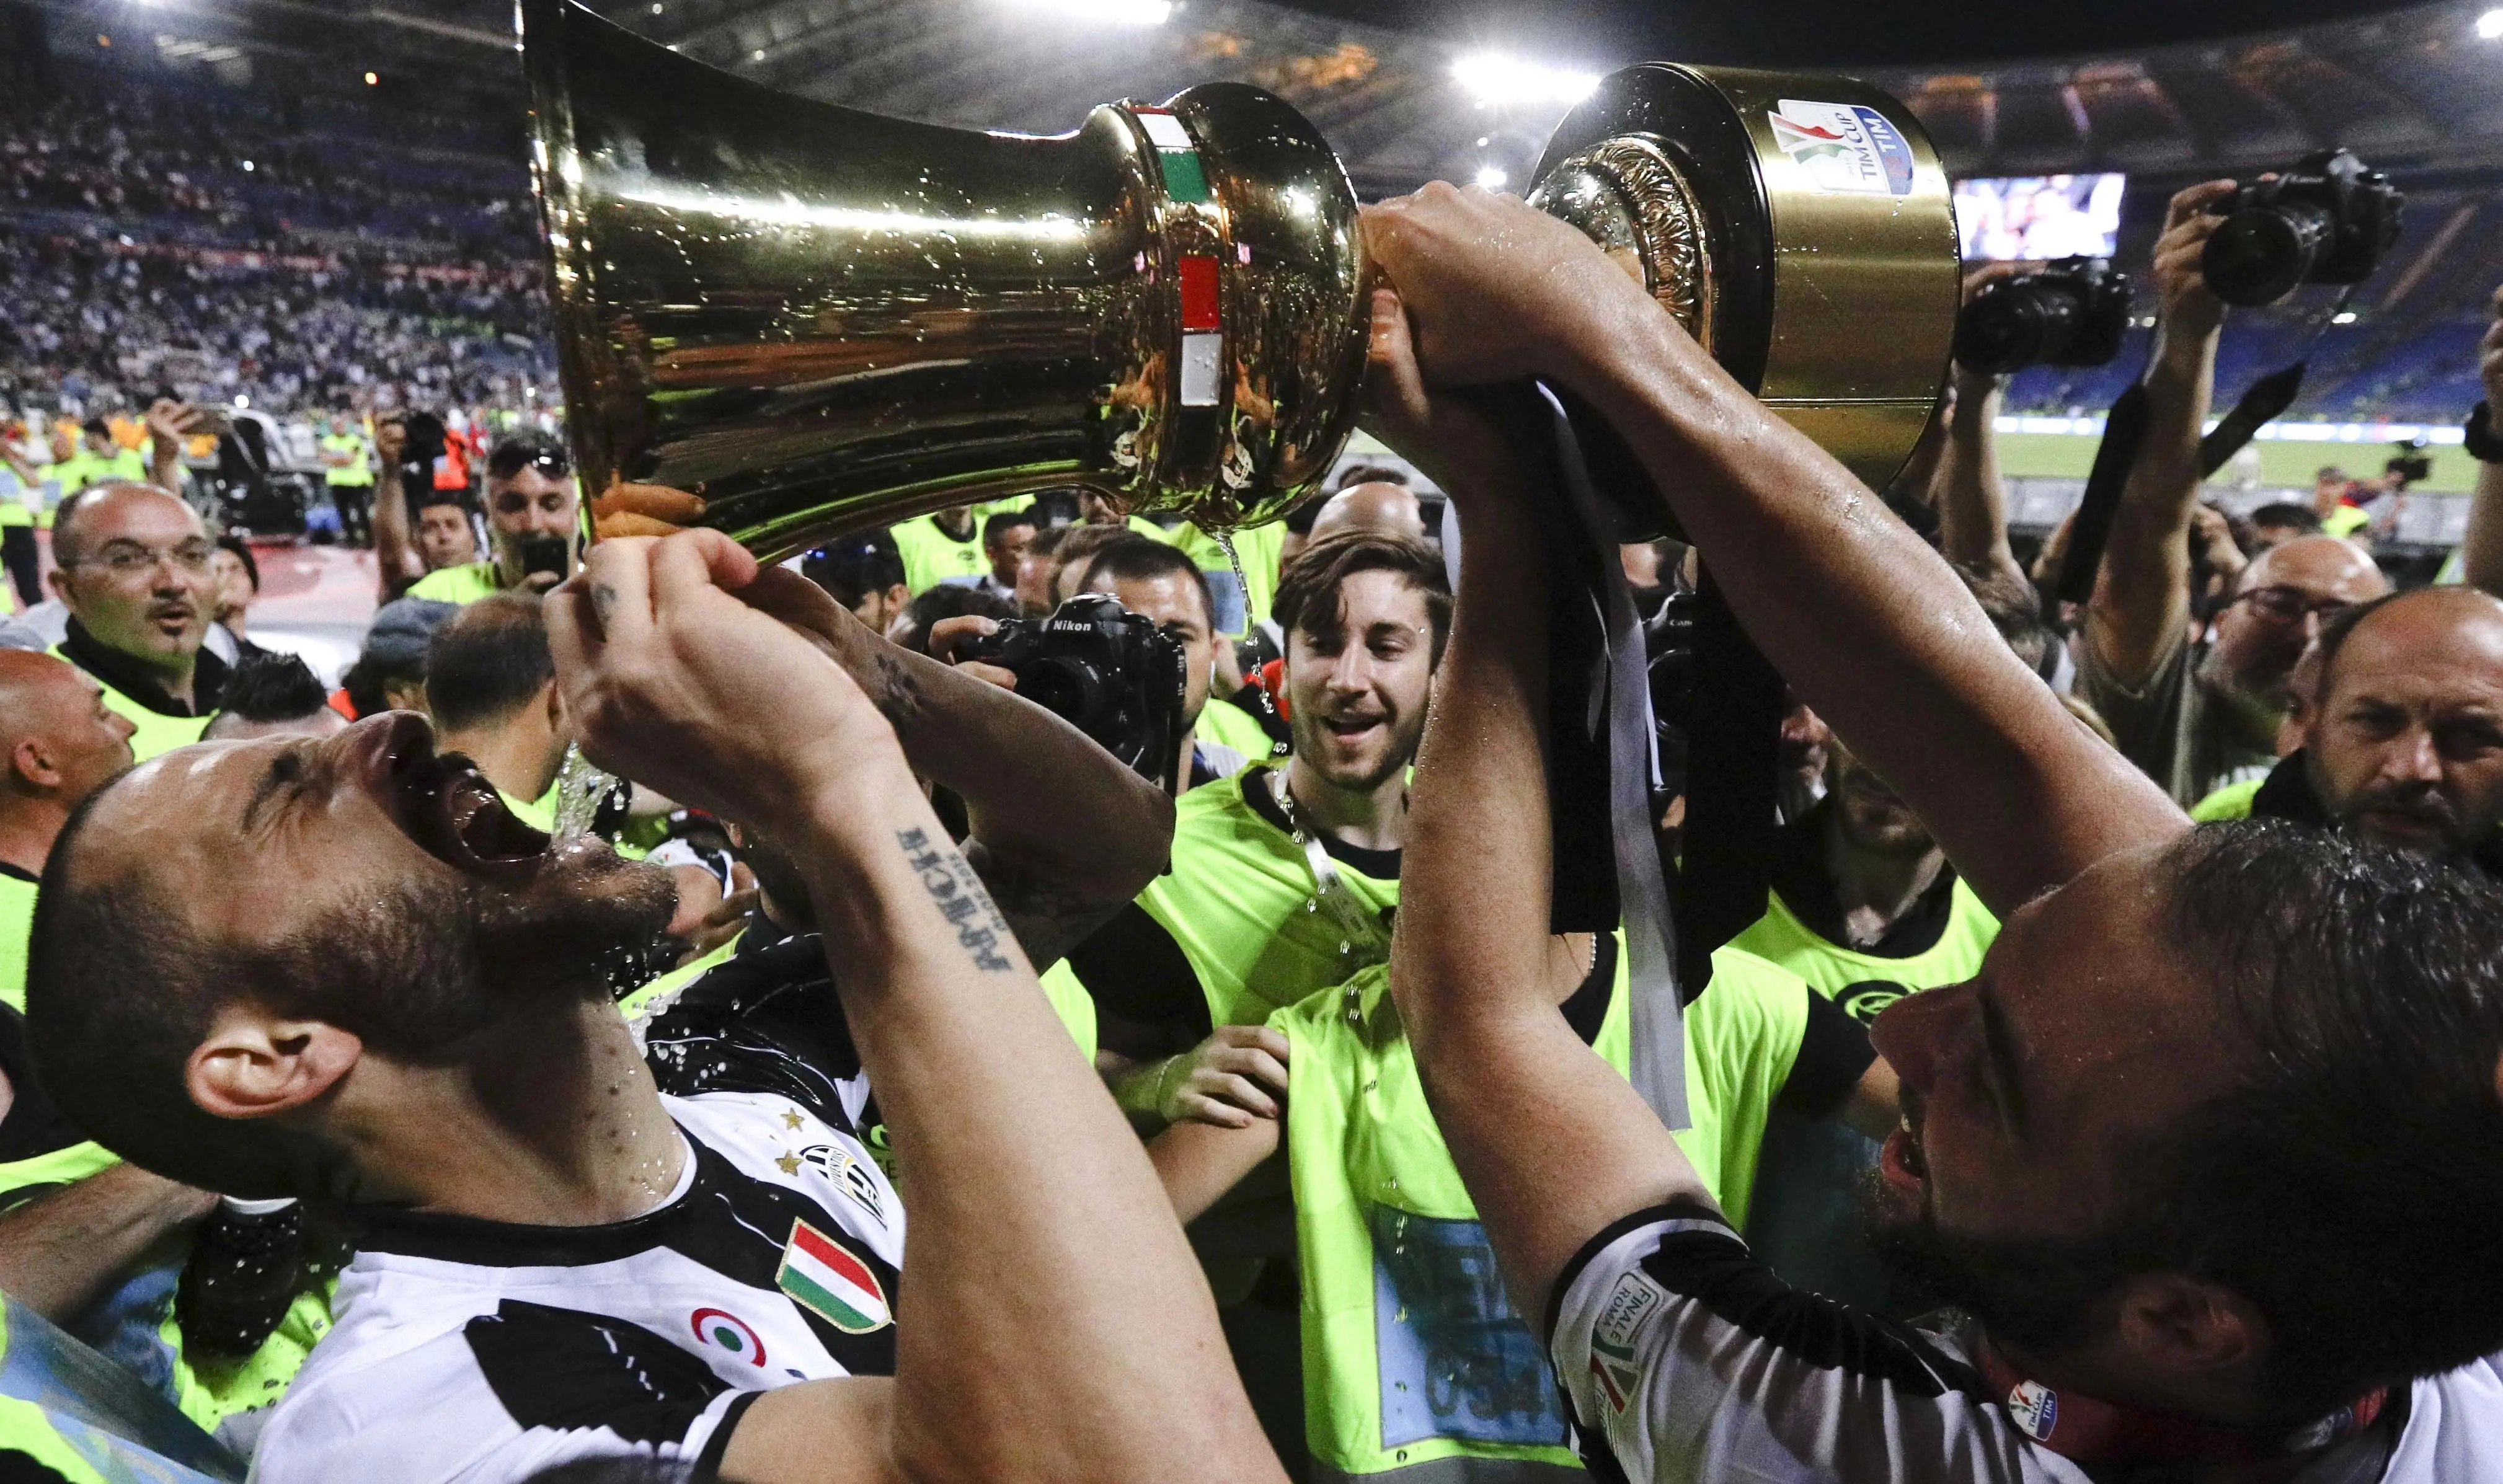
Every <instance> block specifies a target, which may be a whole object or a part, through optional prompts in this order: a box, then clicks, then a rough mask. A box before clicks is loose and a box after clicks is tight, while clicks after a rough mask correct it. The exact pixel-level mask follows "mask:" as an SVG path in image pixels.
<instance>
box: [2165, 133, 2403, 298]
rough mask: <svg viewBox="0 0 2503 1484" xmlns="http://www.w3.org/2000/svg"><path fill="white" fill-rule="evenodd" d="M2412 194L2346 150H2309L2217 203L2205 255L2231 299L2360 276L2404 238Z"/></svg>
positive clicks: (2204, 266) (2211, 282)
mask: <svg viewBox="0 0 2503 1484" xmlns="http://www.w3.org/2000/svg"><path fill="white" fill-rule="evenodd" d="M2406 204H2407V197H2406V196H2405V195H2403V194H2401V193H2400V191H2399V189H2398V187H2396V186H2392V185H2391V184H2390V182H2389V178H2388V177H2387V176H2384V175H2383V174H2382V172H2380V171H2378V170H2367V169H2365V168H2364V162H2363V161H2362V160H2359V159H2357V158H2356V157H2355V156H2354V155H2352V154H2350V153H2349V152H2346V151H2345V150H2324V151H2321V152H2318V153H2316V154H2307V155H2305V156H2304V157H2303V159H2302V160H2301V161H2300V162H2299V163H2297V164H2296V165H2295V167H2294V168H2293V169H2291V170H2288V171H2286V172H2285V173H2283V174H2282V175H2280V176H2278V177H2277V178H2276V179H2275V180H2268V181H2253V182H2252V183H2250V184H2249V185H2247V186H2244V187H2243V188H2241V189H2240V190H2237V191H2235V192H2234V193H2233V195H2232V196H2230V197H2228V198H2227V199H2226V201H2225V202H2224V204H2223V205H2222V206H2221V207H2219V208H2218V215H2220V216H2222V217H2223V218H2224V220H2222V221H2220V222H2218V223H2217V224H2216V230H2215V231H2214V233H2213V234H2212V235H2211V236H2210V237H2209V238H2208V246H2207V247H2206V249H2205V250H2203V251H2202V253H2201V254H2200V258H2199V267H2200V270H2201V272H2203V273H2204V274H2205V275H2206V276H2207V280H2208V287H2209V288H2210V289H2211V290H2212V291H2213V292H2214V293H2215V295H2216V297H2217V298H2220V299H2222V300H2224V301H2225V302H2226V303H2228V304H2240V305H2245V306H2250V305H2258V304H2272V303H2275V302H2276V301H2278V300H2279V299H2281V298H2284V297H2285V296H2286V295H2287V294H2289V293H2292V292H2293V291H2294V288H2295V286H2296V285H2298V284H2360V283H2362V282H2364V280H2366V279H2368V278H2370V277H2372V274H2373V270H2374V269H2375V268H2377V267H2379V266H2381V262H2382V257H2383V254H2384V253H2388V252H2389V251H2390V249H2391V248H2392V247H2393V246H2395V245H2396V244H2397V242H2398V240H2399V210H2400V208H2401V207H2403V206H2405V205H2406Z"/></svg>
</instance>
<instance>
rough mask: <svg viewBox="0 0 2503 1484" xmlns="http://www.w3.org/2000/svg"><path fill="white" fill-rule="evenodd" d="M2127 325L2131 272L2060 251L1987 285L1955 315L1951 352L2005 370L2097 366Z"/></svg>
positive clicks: (1973, 366)
mask: <svg viewBox="0 0 2503 1484" xmlns="http://www.w3.org/2000/svg"><path fill="white" fill-rule="evenodd" d="M2128 329H2129V275H2128V274H2126V273H2116V272H2114V271H2112V265H2111V261H2110V259H2109V258H2102V257H2064V258H2061V259H2060V260H2058V261H2057V262H2054V263H2051V264H2049V265H2047V266H2045V267H2043V268H2040V269H2038V270H2037V271H2035V272H2032V273H2025V274H2019V275H2017V276H2016V277H2014V278H2006V279H2001V280H2000V281H1999V282H1997V283H1995V284H1990V285H1986V286H1984V287H1983V288H1982V289H1981V291H1980V292H1979V293H1976V294H1974V295H1973V296H1972V303H1970V304H1967V305H1966V306H1965V307H1964V310H1963V312H1962V313H1961V314H1959V315H1957V316H1956V328H1955V358H1956V360H1957V362H1958V363H1959V364H1961V365H1962V366H1963V367H1964V368H1965V369H1966V370H1968V371H1973V372H1978V373H1979V374H1981V375H1983V376H2006V374H2007V373H2009V372H2011V371H2022V370H2024V369H2025V368H2026V367H2027V366H2100V365H2102V364H2104V363H2105V362H2107V361H2109V360H2110V359H2111V358H2112V357H2113V356H2115V355H2118V354H2120V340H2121V336H2122V335H2123V334H2124V333H2126V332H2127V331H2128Z"/></svg>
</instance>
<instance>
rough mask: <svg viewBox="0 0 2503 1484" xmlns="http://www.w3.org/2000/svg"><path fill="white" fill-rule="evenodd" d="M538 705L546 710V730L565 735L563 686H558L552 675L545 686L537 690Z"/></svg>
mask: <svg viewBox="0 0 2503 1484" xmlns="http://www.w3.org/2000/svg"><path fill="white" fill-rule="evenodd" d="M539 705H540V706H541V707H543V708H544V709H545V710H546V712H547V724H548V730H550V731H552V732H554V733H556V734H557V735H558V736H560V737H562V736H565V735H566V729H565V688H564V687H562V686H559V685H558V684H557V683H556V680H555V679H554V677H550V679H549V680H548V683H547V686H546V688H545V689H543V690H541V691H539Z"/></svg>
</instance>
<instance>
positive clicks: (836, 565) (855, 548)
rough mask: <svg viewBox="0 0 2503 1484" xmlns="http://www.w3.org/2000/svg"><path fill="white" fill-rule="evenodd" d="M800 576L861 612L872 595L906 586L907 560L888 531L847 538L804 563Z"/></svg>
mask: <svg viewBox="0 0 2503 1484" xmlns="http://www.w3.org/2000/svg"><path fill="white" fill-rule="evenodd" d="M800 575H801V576H803V577H805V578H806V579H808V581H810V582H812V583H815V584H816V585H817V586H818V587H820V588H823V589H825V590H826V593H827V595H828V596H830V597H832V598H833V599H834V600H835V601H836V602H838V603H840V604H842V605H843V606H844V607H846V608H857V607H859V606H860V605H861V603H862V602H863V601H864V600H865V599H867V598H868V597H869V596H870V595H871V594H872V593H875V592H884V591H885V590H888V589H889V588H900V587H902V586H903V585H904V558H903V557H900V556H898V555H897V554H896V550H895V543H894V542H893V541H892V540H891V539H889V538H888V536H887V535H886V533H885V532H884V531H875V532H869V533H865V534H859V535H851V536H844V537H841V538H840V539H838V540H834V541H829V542H827V543H826V544H825V545H824V546H821V547H819V548H817V549H816V550H815V551H813V552H810V553H809V554H808V555H807V556H806V557H804V558H803V559H802V560H801V562H800Z"/></svg>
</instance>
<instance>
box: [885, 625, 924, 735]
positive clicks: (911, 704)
mask: <svg viewBox="0 0 2503 1484" xmlns="http://www.w3.org/2000/svg"><path fill="white" fill-rule="evenodd" d="M875 662H876V665H877V679H878V686H877V690H876V691H875V692H874V693H875V694H876V696H877V709H878V710H879V712H881V713H882V714H883V715H884V716H885V717H886V723H887V725H890V726H893V727H895V728H896V729H897V730H899V731H901V730H902V729H903V728H904V727H905V726H907V725H910V724H911V722H912V721H913V719H914V717H915V716H916V714H917V713H919V711H920V710H921V688H920V686H919V685H918V684H917V683H916V682H915V681H914V680H913V677H912V667H911V666H910V665H908V664H906V663H905V662H904V656H903V654H902V652H900V651H898V650H896V649H894V648H893V647H892V646H888V645H880V646H879V647H878V649H877V650H876V652H875Z"/></svg>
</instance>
